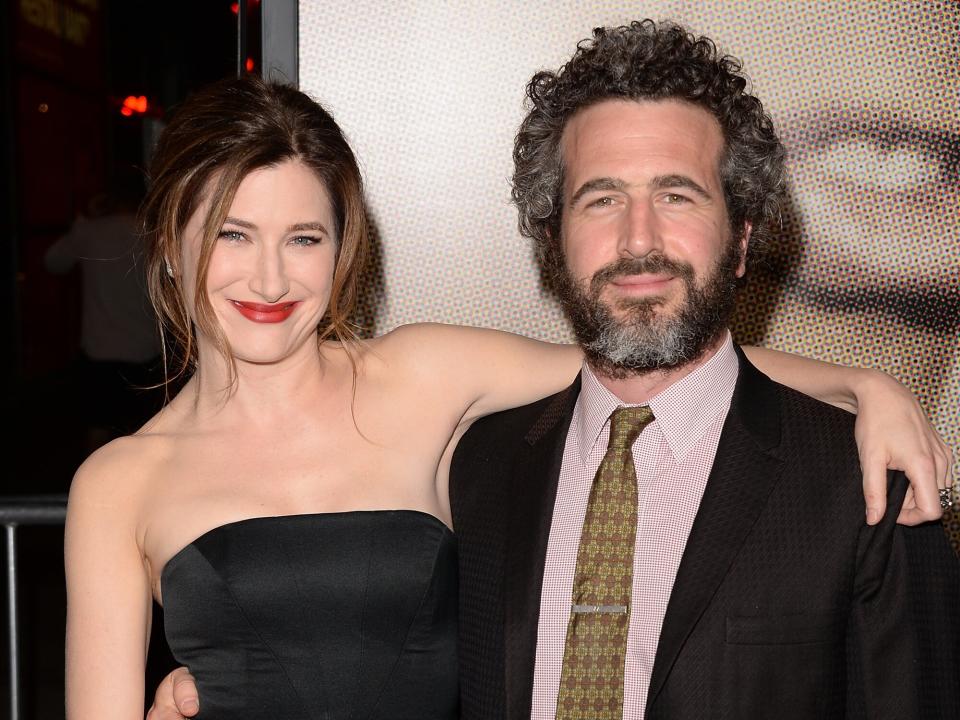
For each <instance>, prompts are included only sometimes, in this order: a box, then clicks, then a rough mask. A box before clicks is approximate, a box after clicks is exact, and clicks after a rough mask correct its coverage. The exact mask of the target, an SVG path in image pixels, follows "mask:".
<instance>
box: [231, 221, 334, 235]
mask: <svg viewBox="0 0 960 720" xmlns="http://www.w3.org/2000/svg"><path fill="white" fill-rule="evenodd" d="M223 222H224V224H227V223H230V224H231V225H239V226H240V227H242V228H247V229H248V230H256V229H257V226H256V225H255V224H254V223H252V222H248V221H246V220H240V219H238V218H235V217H227V218H225V219H224V221H223ZM304 230H315V231H316V232H322V233H323V234H324V235H329V234H330V233H329V232H328V231H327V228H326V227H325V226H324V225H323V223H318V222H307V223H296V224H294V225H290V226H289V227H288V228H287V232H303V231H304Z"/></svg>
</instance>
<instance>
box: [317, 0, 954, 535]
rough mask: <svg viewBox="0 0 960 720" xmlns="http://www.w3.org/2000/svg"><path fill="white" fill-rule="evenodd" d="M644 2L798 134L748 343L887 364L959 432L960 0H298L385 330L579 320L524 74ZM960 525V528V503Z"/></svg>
mask: <svg viewBox="0 0 960 720" xmlns="http://www.w3.org/2000/svg"><path fill="white" fill-rule="evenodd" d="M644 17H653V18H657V19H671V20H675V21H677V22H680V23H682V24H684V25H687V26H688V27H690V28H691V29H692V30H693V31H694V32H696V33H702V34H705V35H708V36H709V37H711V38H713V39H714V40H715V41H716V42H717V43H718V45H719V46H720V47H721V49H722V50H723V51H724V52H726V53H729V54H731V55H733V56H735V57H738V58H740V59H741V60H742V61H743V64H744V68H745V70H746V73H747V75H748V76H749V77H750V78H751V80H752V83H753V89H754V92H755V94H756V95H757V96H758V97H759V98H761V99H762V100H763V102H764V104H765V106H766V107H767V109H768V110H769V112H770V113H771V114H772V116H773V117H774V120H775V122H776V124H777V126H778V128H779V130H780V132H781V135H782V137H783V138H784V140H785V142H786V145H787V147H788V149H789V152H790V163H789V164H790V170H791V178H792V187H791V198H790V203H789V204H788V207H787V209H786V211H785V213H784V217H783V222H782V232H781V233H780V236H779V237H778V238H777V239H776V240H775V242H774V243H773V244H772V246H771V247H770V248H768V249H767V250H768V252H767V253H766V258H765V261H764V262H763V264H762V266H761V267H760V268H758V269H757V270H756V271H755V272H754V273H753V276H752V278H751V280H750V282H749V284H748V286H747V287H746V288H745V289H744V291H743V292H742V293H741V302H740V307H739V310H738V317H737V321H736V328H735V332H736V335H737V338H738V340H740V341H741V342H750V343H759V344H764V345H768V346H770V347H775V348H778V349H784V350H790V351H793V352H799V353H802V354H804V355H808V356H810V357H816V358H820V359H824V360H831V361H836V362H842V363H845V364H856V365H862V366H870V367H878V368H882V369H884V370H887V371H888V372H891V373H893V374H894V375H896V376H897V377H899V378H900V379H901V380H903V381H904V382H905V383H906V384H907V385H908V386H909V387H910V388H911V389H912V390H913V391H914V392H915V393H917V395H918V396H919V397H920V399H921V402H922V403H923V405H924V407H925V408H926V410H927V412H928V413H929V414H930V416H931V417H933V418H934V421H935V423H936V425H937V427H938V429H939V430H940V432H941V434H942V435H943V436H944V438H945V439H946V441H947V443H948V444H949V445H950V446H951V447H952V448H953V449H954V451H955V452H957V451H958V450H960V413H958V408H960V113H958V108H960V3H957V2H955V0H944V1H943V2H933V1H932V0H917V1H907V0H887V1H883V2H880V1H879V0H878V1H876V2H872V1H868V0H859V1H855V2H849V1H846V2H840V1H839V0H816V1H810V2H800V1H797V0H789V1H786V2H784V1H777V2H773V0H768V1H763V0H736V1H733V0H729V1H727V2H706V1H704V0H699V1H697V2H666V1H662V2H657V1H646V2H629V3H628V2H599V1H597V2H573V1H565V0H552V1H551V2H522V3H521V2H517V1H511V0H499V1H497V0H495V1H493V2H485V3H451V2H440V1H439V0H438V1H436V2H427V1H419V2H399V3H389V4H384V3H379V2H372V1H371V0H351V2H336V1H334V2H319V1H312V0H302V1H301V3H300V79H301V86H302V87H303V88H304V89H305V90H306V91H307V92H309V93H310V94H311V95H313V96H314V97H315V98H316V99H318V100H319V101H320V102H321V103H323V104H324V105H325V106H326V107H327V108H328V109H329V110H331V112H332V113H333V114H334V116H335V117H336V118H337V120H338V121H339V122H340V124H341V125H342V126H343V127H344V129H345V130H346V132H347V134H348V136H349V138H350V141H351V143H352V145H353V147H354V148H355V150H356V151H357V154H358V156H359V159H360V162H361V166H362V169H363V171H364V173H365V179H366V183H367V192H368V199H369V204H370V208H371V220H372V223H373V225H374V227H375V230H376V237H377V256H376V258H375V260H376V262H375V264H374V267H373V269H372V272H371V277H370V283H369V287H368V292H367V296H366V300H365V306H364V313H363V315H364V319H365V320H366V321H367V322H368V324H369V325H370V327H371V329H372V330H374V331H376V332H383V331H386V330H389V329H391V328H393V327H395V326H396V325H399V324H402V323H407V322H414V321H422V320H433V321H442V322H456V323H467V324H473V325H483V326H488V327H497V328H502V329H506V330H511V331H514V332H519V333H524V334H527V335H531V336H535V337H540V338H544V339H550V340H566V339H569V338H570V334H569V332H568V329H567V327H566V324H565V321H564V320H563V318H562V316H561V313H560V311H559V309H558V307H557V306H556V305H555V304H554V303H553V301H552V300H551V299H550V298H549V297H548V296H547V295H546V294H545V293H544V292H543V291H542V290H541V288H540V284H539V276H538V272H537V269H536V266H535V264H534V261H533V258H532V253H531V249H530V247H529V246H528V244H527V242H526V241H525V240H523V239H522V238H520V236H519V234H518V233H517V231H516V215H515V212H514V210H513V208H512V207H511V205H510V203H509V177H510V173H511V167H512V166H511V149H512V140H513V134H514V132H515V131H516V128H517V126H518V124H519V122H520V119H521V118H522V116H523V101H524V86H525V83H526V81H527V80H528V79H529V78H530V76H531V75H532V74H533V73H534V72H535V71H536V70H538V69H540V68H556V67H557V66H558V65H560V64H561V63H562V62H563V61H564V60H565V59H566V58H567V57H569V55H570V54H571V53H572V52H573V49H574V47H575V45H576V43H577V41H579V40H581V39H583V38H586V37H588V36H589V35H590V31H591V29H592V28H593V27H596V26H599V25H617V24H623V23H626V22H629V21H630V20H634V19H641V18H644ZM947 522H948V528H949V531H950V533H951V535H952V537H953V540H954V542H955V544H958V545H960V514H958V513H955V514H953V515H951V516H950V517H948V519H947Z"/></svg>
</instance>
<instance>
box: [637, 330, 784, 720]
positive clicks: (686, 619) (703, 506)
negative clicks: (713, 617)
mask: <svg viewBox="0 0 960 720" xmlns="http://www.w3.org/2000/svg"><path fill="white" fill-rule="evenodd" d="M738 354H739V356H740V375H739V377H738V380H737V387H736V389H735V390H734V395H733V399H732V400H731V404H730V412H729V413H728V415H727V420H726V422H725V423H724V427H723V431H722V433H721V436H720V442H719V445H718V446H717V454H716V459H715V460H714V463H713V469H712V470H711V473H710V478H709V480H708V481H707V487H706V490H705V492H704V495H703V500H702V501H701V503H700V509H699V511H698V512H697V517H696V519H695V520H694V523H693V527H692V528H691V531H690V537H689V539H688V540H687V545H686V548H685V550H684V553H683V559H682V560H681V562H680V567H679V568H678V570H677V577H676V580H675V581H674V584H673V591H672V593H671V595H670V602H669V604H668V605H667V612H666V615H665V616H664V619H663V627H662V629H661V631H660V641H659V644H658V645H657V654H656V658H655V660H654V664H653V671H652V673H651V677H650V690H649V692H648V694H647V709H648V711H649V708H650V706H651V705H652V704H653V702H654V700H656V698H657V695H658V694H659V693H660V691H661V690H662V688H663V685H664V683H665V682H666V679H667V677H668V676H669V674H670V670H671V668H672V667H673V664H674V661H675V660H676V658H677V654H678V653H679V652H680V650H681V648H682V647H683V644H684V642H685V641H686V639H687V637H688V636H689V635H690V632H691V631H692V630H693V628H694V626H695V625H696V623H697V621H698V620H699V619H700V616H701V615H702V614H703V612H704V610H705V609H706V607H707V605H708V604H709V603H710V600H711V598H712V597H713V596H714V594H715V592H716V590H717V588H718V587H719V585H720V583H721V582H722V581H723V578H724V577H725V576H726V574H727V572H728V571H729V569H730V566H731V565H732V564H733V561H734V559H735V558H736V555H737V553H738V552H739V550H740V547H741V545H742V544H743V541H744V540H745V539H746V537H747V535H748V534H749V532H750V530H751V528H752V527H753V525H754V523H755V521H756V519H757V517H758V516H759V514H760V512H761V511H762V510H763V508H764V506H765V505H766V502H767V498H768V497H769V495H770V491H771V490H772V489H773V487H774V485H775V484H776V481H777V479H778V478H779V475H780V469H781V461H780V460H779V459H778V458H777V457H776V456H775V455H774V453H773V451H774V450H775V449H776V447H777V446H778V445H779V442H780V414H779V400H778V397H777V394H778V391H777V389H776V386H775V385H774V384H773V383H772V381H770V380H769V379H768V378H766V377H765V376H764V375H762V374H761V373H760V372H759V371H758V370H757V369H756V368H754V367H753V366H752V365H750V363H749V362H747V361H746V358H745V357H744V356H743V354H742V353H740V351H739V348H738Z"/></svg>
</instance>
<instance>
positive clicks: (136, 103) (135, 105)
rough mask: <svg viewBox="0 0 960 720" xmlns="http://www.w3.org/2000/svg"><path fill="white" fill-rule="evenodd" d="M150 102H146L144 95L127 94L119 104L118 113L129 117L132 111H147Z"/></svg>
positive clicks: (139, 112) (138, 112)
mask: <svg viewBox="0 0 960 720" xmlns="http://www.w3.org/2000/svg"><path fill="white" fill-rule="evenodd" d="M148 107H150V104H149V103H148V102H147V96H146V95H140V96H139V97H137V96H136V95H127V96H126V97H125V98H124V99H123V103H122V104H121V106H120V113H121V114H122V115H124V116H125V117H130V116H131V115H133V114H134V113H137V114H140V115H142V114H143V113H145V112H146V111H147V108H148Z"/></svg>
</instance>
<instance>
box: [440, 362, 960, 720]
mask: <svg viewBox="0 0 960 720" xmlns="http://www.w3.org/2000/svg"><path fill="white" fill-rule="evenodd" d="M578 394H579V381H578V382H576V383H574V385H572V386H571V387H570V388H568V389H567V390H566V391H564V392H562V393H559V394H557V395H554V396H552V397H549V398H546V399H544V400H541V401H539V402H537V403H534V404H532V405H528V406H525V407H521V408H517V409H514V410H509V411H507V412H503V413H499V414H497V415H493V416H490V417H487V418H484V419H483V420H481V421H479V422H477V423H476V424H475V425H474V427H473V428H471V430H470V431H469V432H468V433H467V434H466V435H465V436H464V437H463V439H462V440H461V441H460V444H459V447H458V448H457V451H456V453H455V455H454V458H453V463H452V468H451V477H450V482H451V486H450V494H451V502H452V505H453V518H454V526H455V528H456V532H457V536H458V538H459V545H460V628H461V629H460V672H461V698H462V713H463V718H464V720H473V719H476V720H500V719H503V720H525V719H526V718H529V717H530V707H531V695H532V685H533V670H534V658H535V647H536V641H537V622H538V615H539V609H540V590H541V584H542V579H543V568H544V562H545V555H546V547H547V538H548V535H549V532H550V523H551V517H552V514H553V513H554V512H563V509H562V508H556V509H555V508H554V500H555V497H556V491H557V481H558V476H559V472H560V465H561V459H562V454H563V447H564V443H565V440H566V435H567V429H568V427H569V425H570V419H571V416H572V412H573V407H574V403H575V402H576V399H577V396H578ZM905 489H906V480H905V478H904V477H903V475H902V474H901V473H896V474H893V475H892V476H891V488H890V496H889V499H888V512H887V513H886V516H885V517H884V519H883V520H882V522H881V523H880V524H879V525H877V526H875V527H868V526H867V525H866V524H865V523H864V503H863V496H862V478H861V472H860V466H859V463H858V458H857V450H856V445H855V442H854V437H853V416H851V415H849V414H847V413H845V412H842V411H840V410H837V409H835V408H833V407H830V406H828V405H825V404H823V403H820V402H818V401H816V400H813V399H812V398H809V397H807V396H805V395H801V394H799V393H796V392H794V391H792V390H790V389H789V388H786V387H783V386H781V385H778V384H776V383H774V382H773V381H771V380H770V379H769V378H767V377H766V376H764V375H762V374H761V373H760V372H759V371H757V370H756V369H755V368H754V367H753V366H752V365H750V364H749V363H748V362H747V361H746V359H745V358H744V357H743V356H742V354H741V356H740V375H739V378H738V382H737V386H736V389H735V392H734V395H733V401H732V404H731V408H730V412H729V414H728V416H727V419H726V422H725V424H724V427H723V432H722V434H721V438H720V443H719V447H718V449H717V455H716V459H715V461H714V465H713V468H712V471H711V474H710V479H709V481H708V483H707V488H706V491H705V493H704V497H703V501H702V503H701V506H700V509H699V512H698V514H697V517H696V520H695V522H694V524H693V528H692V530H691V533H690V538H689V540H688V543H687V546H686V551H685V552H684V555H683V559H682V561H681V564H680V568H679V570H678V572H677V577H676V582H675V584H674V588H673V593H672V595H671V598H670V603H669V606H668V608H667V612H666V616H665V618H664V622H663V628H662V631H661V634H660V642H659V646H658V648H657V655H656V659H655V663H654V668H653V673H652V678H651V683H650V691H649V695H648V697H647V712H646V717H647V718H649V719H650V720H654V719H657V718H670V719H671V720H674V719H676V720H682V719H686V718H732V719H736V720H743V719H745V718H776V719H777V720H784V719H789V718H817V719H820V718H861V717H869V718H922V719H923V720H928V719H931V718H953V719H956V718H960V635H958V625H957V623H956V622H954V620H953V618H954V617H955V616H956V613H958V612H960V602H957V601H958V600H960V571H958V564H957V559H956V557H955V556H954V554H953V552H952V549H951V548H950V547H949V545H948V543H947V541H946V539H945V536H944V533H943V531H942V528H941V527H940V525H939V524H931V525H929V526H924V527H919V528H902V527H900V526H897V525H896V523H895V521H896V515H897V512H898V510H899V507H900V505H901V502H902V499H903V495H904V492H905Z"/></svg>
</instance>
